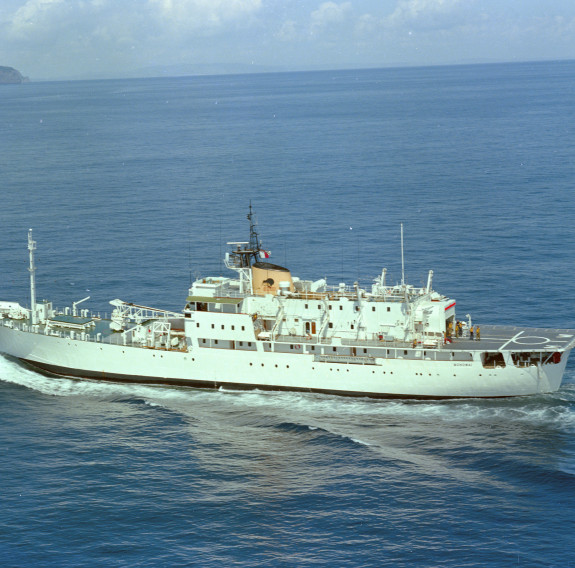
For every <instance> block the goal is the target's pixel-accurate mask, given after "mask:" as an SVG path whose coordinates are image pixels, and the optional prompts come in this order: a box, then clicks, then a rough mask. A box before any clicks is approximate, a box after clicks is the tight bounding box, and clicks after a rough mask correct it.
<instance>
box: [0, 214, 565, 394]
mask: <svg viewBox="0 0 575 568" xmlns="http://www.w3.org/2000/svg"><path fill="white" fill-rule="evenodd" d="M248 219H249V220H250V240H249V242H232V243H228V245H230V246H231V250H230V252H229V253H227V254H226V257H225V264H226V267H227V268H228V269H230V270H231V271H232V273H233V272H235V275H233V276H232V277H229V278H225V277H205V278H200V279H198V280H196V281H195V282H193V284H192V286H191V288H190V290H189V295H188V297H187V300H186V304H185V308H184V309H183V311H182V312H181V313H177V312H170V311H166V310H161V309H156V308H150V307H146V306H139V305H135V304H131V303H127V302H123V301H121V300H113V301H112V302H110V303H111V304H112V305H113V306H114V310H113V312H112V315H111V318H110V319H104V318H100V317H99V316H96V315H94V314H91V313H90V312H89V311H88V310H87V309H79V308H78V306H79V304H80V303H81V302H83V301H85V300H87V298H84V300H80V301H79V302H76V303H74V304H73V305H72V307H71V308H66V309H65V310H63V311H58V310H56V309H54V307H53V306H52V304H51V303H50V302H46V301H44V302H42V303H37V302H36V289H35V288H36V286H35V277H34V274H35V266H34V250H35V248H36V243H35V242H34V241H33V239H32V231H31V230H30V231H29V233H28V249H29V256H30V292H31V294H30V295H31V302H30V306H31V308H29V309H28V308H24V307H22V306H21V305H20V304H18V303H15V302H0V352H2V353H4V354H7V355H8V356H11V357H13V358H16V359H18V360H20V361H22V362H24V363H27V364H29V365H31V366H32V367H34V368H36V369H39V370H41V371H45V372H48V373H49V374H55V375H61V376H66V377H77V378H85V379H93V380H108V381H124V382H133V383H150V384H169V385H177V386H189V387H200V388H212V389H217V388H225V389H261V390H290V391H304V392H315V393H329V394H338V395H347V396H365V397H377V398H390V397H398V398H408V397H411V398H422V399H423V398H461V397H509V396H525V395H533V394H537V393H549V392H553V391H556V390H557V389H558V388H559V387H560V385H561V381H562V378H563V374H564V371H565V365H566V363H567V358H568V356H569V353H570V351H571V349H572V348H573V345H574V344H575V330H567V329H564V330H553V329H534V328H520V327H509V326H507V327H502V326H487V325H482V326H481V330H480V339H479V340H478V338H477V334H476V336H475V337H473V339H471V338H470V334H469V331H471V329H473V326H472V322H471V318H470V317H469V316H466V317H467V318H468V321H467V322H465V324H463V325H462V322H459V321H458V320H457V319H456V315H455V300H453V299H450V298H448V297H446V296H443V295H441V294H439V293H438V292H435V291H434V290H433V289H432V276H433V272H432V271H430V272H429V277H428V281H427V285H426V286H425V287H421V288H417V287H413V286H411V285H408V284H406V283H405V282H404V281H403V276H402V281H401V283H400V284H396V285H388V284H387V283H386V270H385V269H384V270H383V272H382V274H381V275H380V276H378V277H377V278H376V279H375V280H374V282H373V284H372V285H371V288H370V289H364V288H361V287H360V285H359V284H358V283H357V282H356V283H354V284H353V286H347V285H346V284H343V283H341V284H338V285H337V286H335V287H330V286H328V284H327V282H326V281H325V280H324V279H321V280H316V281H309V280H301V279H299V278H297V277H295V276H292V275H291V273H290V271H289V270H288V269H287V268H284V267H282V266H278V265H275V264H272V263H270V262H268V261H267V260H266V259H265V258H262V257H267V253H266V252H265V251H264V250H263V248H262V246H261V243H260V240H259V237H258V234H257V232H256V229H255V224H254V223H253V216H252V211H251V207H250V213H249V215H248ZM402 265H403V253H402ZM402 275H403V269H402ZM475 329H476V330H477V328H475Z"/></svg>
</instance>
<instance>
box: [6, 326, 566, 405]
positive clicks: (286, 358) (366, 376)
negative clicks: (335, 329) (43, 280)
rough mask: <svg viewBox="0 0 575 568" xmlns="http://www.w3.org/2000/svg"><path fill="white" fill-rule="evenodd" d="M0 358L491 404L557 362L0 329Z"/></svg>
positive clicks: (153, 378) (137, 374) (77, 369)
mask: <svg viewBox="0 0 575 568" xmlns="http://www.w3.org/2000/svg"><path fill="white" fill-rule="evenodd" d="M0 351H1V352H3V353H5V354H7V355H10V356H12V357H14V358H16V359H19V360H21V361H23V362H25V363H26V364H28V365H31V366H32V367H34V368H37V369H39V370H42V371H47V372H50V373H54V374H56V375H61V376H67V377H76V378H85V379H92V380H107V381H115V382H129V383H139V384H166V385H176V386H187V387H195V388H211V389H218V388H225V389H260V390H274V391H300V392H316V393H326V394H336V395H345V396H356V397H373V398H419V399H427V398H432V399H444V398H465V397H472V398H495V397H510V396H527V395H533V394H540V393H548V392H553V391H556V390H557V389H558V388H559V387H560V385H561V380H562V377H563V373H564V370H565V364H566V361H567V357H568V353H569V352H568V351H566V352H564V353H563V354H562V357H561V361H560V362H558V363H549V364H544V365H531V366H527V367H516V366H513V365H507V366H504V367H499V368H489V369H487V368H485V367H483V365H482V364H481V362H480V361H479V360H474V361H471V362H468V363H461V362H459V363H458V362H454V361H428V360H408V359H383V358H381V359H380V358H374V359H370V360H369V361H367V360H365V361H362V360H361V359H360V358H358V359H357V361H354V362H349V361H341V362H338V361H333V360H332V361H329V360H326V361H321V360H318V359H317V357H314V356H313V355H311V354H309V353H305V354H304V353H302V354H292V353H269V352H264V351H263V349H258V350H256V351H236V350H223V349H213V348H199V347H197V348H194V349H191V350H189V351H171V350H159V349H147V348H143V347H139V346H138V347H136V346H129V345H121V344H120V345H117V344H109V343H98V342H95V341H85V340H79V339H72V338H70V337H56V336H49V335H43V334H40V333H31V332H28V331H23V330H21V329H17V328H10V327H6V326H0Z"/></svg>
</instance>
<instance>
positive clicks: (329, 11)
mask: <svg viewBox="0 0 575 568" xmlns="http://www.w3.org/2000/svg"><path fill="white" fill-rule="evenodd" d="M350 12H351V2H343V3H342V4H336V3H335V2H324V3H323V4H321V6H320V7H319V8H318V9H317V10H315V11H314V12H312V13H311V30H312V32H314V33H316V32H318V31H320V30H325V29H329V28H331V27H333V26H339V25H340V24H342V23H345V21H346V19H347V17H348V15H349V14H350Z"/></svg>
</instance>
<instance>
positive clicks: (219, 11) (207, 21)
mask: <svg viewBox="0 0 575 568" xmlns="http://www.w3.org/2000/svg"><path fill="white" fill-rule="evenodd" d="M149 5H150V7H152V8H153V9H155V10H156V13H157V14H158V15H159V16H160V18H161V20H160V21H161V22H163V23H164V24H168V25H171V26H175V27H177V28H179V29H194V30H198V29H200V30H201V29H203V30H209V29H212V28H220V27H222V26H224V25H225V24H227V23H230V22H235V21H237V20H241V19H243V18H245V17H246V16H250V15H252V14H255V13H257V12H258V11H259V10H260V9H261V7H262V0H149Z"/></svg>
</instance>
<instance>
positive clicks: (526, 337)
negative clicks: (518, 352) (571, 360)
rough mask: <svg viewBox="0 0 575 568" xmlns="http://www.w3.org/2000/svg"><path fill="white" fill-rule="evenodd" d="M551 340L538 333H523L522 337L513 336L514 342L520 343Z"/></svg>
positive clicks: (528, 343) (532, 343)
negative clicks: (538, 335)
mask: <svg viewBox="0 0 575 568" xmlns="http://www.w3.org/2000/svg"><path fill="white" fill-rule="evenodd" d="M550 341H551V340H550V339H549V338H547V337H537V336H536V335H522V336H521V337H514V338H513V343H517V344H518V345H539V344H542V343H549V342H550Z"/></svg>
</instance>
